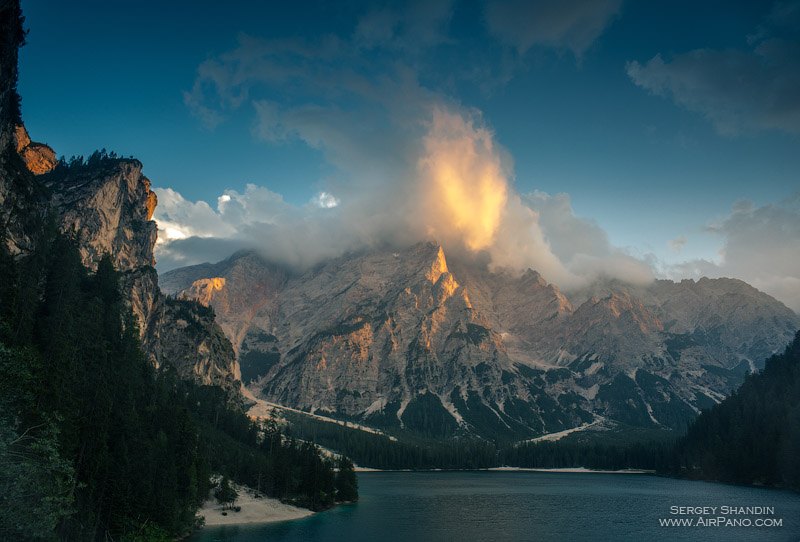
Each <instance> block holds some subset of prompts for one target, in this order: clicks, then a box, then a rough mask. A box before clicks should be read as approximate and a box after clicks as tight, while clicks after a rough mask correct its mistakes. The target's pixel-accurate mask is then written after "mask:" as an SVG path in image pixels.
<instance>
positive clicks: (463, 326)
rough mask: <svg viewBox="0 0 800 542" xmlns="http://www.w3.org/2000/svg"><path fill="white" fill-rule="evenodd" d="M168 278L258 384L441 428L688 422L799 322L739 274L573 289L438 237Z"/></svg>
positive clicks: (439, 434) (403, 423)
mask: <svg viewBox="0 0 800 542" xmlns="http://www.w3.org/2000/svg"><path fill="white" fill-rule="evenodd" d="M160 280H161V284H162V287H163V288H164V289H165V291H166V292H168V293H170V294H175V295H177V296H178V297H181V298H186V299H193V300H196V301H197V302H199V303H202V304H205V305H209V306H211V307H213V309H214V311H215V313H216V315H217V319H218V321H219V322H220V326H221V327H222V329H223V330H224V331H225V333H226V335H227V336H228V337H229V338H230V339H231V342H232V343H233V345H234V349H235V350H236V352H237V354H238V362H239V368H238V374H239V375H240V376H241V379H242V381H243V383H245V384H246V385H247V387H248V389H249V390H250V392H252V393H253V394H254V395H255V396H258V397H261V398H263V399H265V400H267V401H269V402H273V403H277V404H280V405H284V406H287V407H292V408H296V409H301V410H304V411H308V412H311V413H319V414H325V415H328V416H332V417H339V418H344V419H346V420H350V421H357V422H358V423H360V424H365V425H368V426H372V427H376V428H379V429H382V430H385V431H389V432H390V433H394V434H398V435H404V434H405V435H409V434H418V435H424V436H430V437H436V438H444V437H456V436H466V435H477V436H481V437H483V438H489V439H511V440H521V439H527V438H534V437H537V436H540V435H543V434H547V433H555V432H559V431H564V430H567V429H571V428H576V427H591V428H592V429H608V428H610V427H614V426H622V427H626V426H638V427H649V428H656V429H660V428H670V429H675V428H682V427H685V425H686V424H687V423H688V421H689V420H690V419H692V418H693V417H694V416H696V414H697V413H699V412H700V410H701V409H703V408H707V407H709V406H711V405H714V404H716V403H717V402H719V401H720V400H721V399H722V398H723V397H725V396H726V395H727V394H728V393H729V392H730V391H731V390H732V389H734V388H735V387H736V386H737V385H738V384H740V383H741V382H742V380H743V378H744V375H745V374H746V372H747V371H751V370H753V369H758V368H760V366H759V361H758V360H763V359H764V358H766V357H768V356H769V355H771V354H772V353H773V352H775V351H777V350H778V349H779V348H782V347H783V345H785V344H786V342H787V341H788V340H789V339H790V338H791V337H792V336H793V334H794V332H795V331H796V330H797V328H798V327H800V318H798V316H797V315H796V314H795V313H793V312H792V311H791V310H789V309H788V308H787V307H785V306H784V305H783V304H781V303H780V302H778V301H776V300H775V299H773V298H771V297H769V296H768V295H766V294H764V293H762V292H759V291H758V290H756V289H755V288H752V287H751V286H749V285H747V284H746V283H744V282H741V281H738V280H732V279H714V280H711V279H701V280H699V281H696V282H695V281H691V280H685V281H682V282H679V283H674V282H671V281H655V282H654V283H652V284H649V285H647V286H631V285H626V284H622V283H619V282H615V281H605V282H598V283H596V284H594V285H592V286H591V287H589V288H586V289H584V290H582V291H578V292H573V293H570V295H569V296H568V295H566V294H564V293H563V292H561V291H560V290H559V288H558V287H557V286H556V285H553V284H549V283H547V281H545V279H544V278H543V277H542V276H541V275H539V274H538V273H536V272H535V271H532V270H528V271H526V272H524V273H522V274H514V273H510V272H504V271H499V272H490V271H489V270H487V269H486V268H483V267H480V266H477V265H476V264H474V263H470V262H466V261H457V260H454V261H452V262H451V261H448V258H447V257H446V255H445V253H444V250H443V249H442V247H440V246H438V245H436V244H432V243H420V244H417V245H415V246H412V247H410V248H407V249H405V250H400V251H391V250H376V251H370V252H364V253H360V254H352V255H348V256H344V257H341V258H337V259H334V260H330V261H327V262H324V263H322V264H320V265H318V266H317V267H316V268H314V269H311V270H309V271H307V272H304V273H293V272H292V271H291V270H289V269H286V268H283V267H281V266H279V265H276V264H274V263H270V262H269V261H267V260H265V259H264V258H263V257H261V256H259V255H258V254H256V253H254V252H239V253H237V254H234V255H233V256H231V257H230V258H228V259H227V260H224V261H222V262H219V263H217V264H203V265H199V266H192V267H187V268H182V269H177V270H174V271H170V272H168V273H165V274H163V275H162V277H161V278H160Z"/></svg>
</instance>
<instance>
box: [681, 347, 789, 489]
mask: <svg viewBox="0 0 800 542" xmlns="http://www.w3.org/2000/svg"><path fill="white" fill-rule="evenodd" d="M798 458H800V332H798V334H797V335H796V336H795V339H794V341H793V342H792V343H791V344H790V345H789V346H788V347H787V348H786V351H785V352H784V353H782V354H780V355H775V356H772V357H771V358H770V359H768V360H767V362H766V365H765V367H764V369H763V370H762V371H760V372H759V373H756V374H752V375H749V376H748V377H747V378H746V380H745V382H744V384H742V386H741V387H740V388H739V389H738V390H737V391H736V392H735V393H733V394H732V395H731V396H730V397H728V398H727V399H725V400H724V401H723V402H722V403H720V404H719V405H716V406H715V407H713V408H712V409H710V410H708V411H706V412H704V413H703V414H702V415H700V416H699V417H698V418H697V419H696V420H695V421H694V422H693V423H692V424H691V425H690V426H689V430H688V432H687V434H686V436H685V437H684V438H683V439H681V440H680V442H679V443H678V446H677V461H678V465H677V467H678V470H677V472H679V473H680V474H682V475H685V476H691V477H699V478H703V479H708V480H720V481H725V482H735V483H746V484H764V485H775V486H786V487H792V488H795V489H800V461H798Z"/></svg>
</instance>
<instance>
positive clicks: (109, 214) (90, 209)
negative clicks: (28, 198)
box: [41, 158, 157, 271]
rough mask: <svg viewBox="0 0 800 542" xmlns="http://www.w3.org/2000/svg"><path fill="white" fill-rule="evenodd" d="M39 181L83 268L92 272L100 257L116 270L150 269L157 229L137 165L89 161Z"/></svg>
mask: <svg viewBox="0 0 800 542" xmlns="http://www.w3.org/2000/svg"><path fill="white" fill-rule="evenodd" d="M41 180H42V182H43V184H44V185H45V186H46V187H47V188H48V189H50V191H51V200H50V202H51V206H52V207H53V208H54V209H55V211H56V212H57V214H58V216H59V218H60V222H61V227H62V229H63V230H64V231H67V232H74V233H75V235H76V236H77V239H78V242H79V246H80V251H81V256H82V258H83V263H84V265H86V266H87V267H89V268H92V269H93V268H95V267H96V265H97V262H98V261H99V260H100V258H101V257H102V256H103V255H104V254H110V255H111V256H112V258H113V259H114V265H115V266H116V268H117V269H119V270H121V271H129V270H132V269H137V268H140V267H152V266H153V265H154V264H155V260H154V258H153V247H154V246H155V242H156V235H157V228H156V224H155V222H153V221H152V220H150V217H151V216H152V215H151V212H150V209H149V207H148V205H149V204H150V202H151V201H154V200H155V194H154V193H153V192H152V191H151V190H150V180H149V179H147V177H145V176H144V175H142V164H141V162H139V161H138V160H133V159H119V158H116V159H112V158H105V159H99V160H96V161H94V162H93V161H91V160H90V162H88V163H86V164H84V163H80V164H77V165H73V166H61V167H59V168H57V169H56V170H55V171H53V172H52V173H49V174H46V175H43V176H42V177H41Z"/></svg>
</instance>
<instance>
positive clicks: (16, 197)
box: [0, 0, 241, 401]
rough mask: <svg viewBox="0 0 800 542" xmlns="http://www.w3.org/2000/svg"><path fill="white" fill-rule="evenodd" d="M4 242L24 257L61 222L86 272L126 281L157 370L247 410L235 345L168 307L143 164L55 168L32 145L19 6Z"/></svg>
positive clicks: (5, 27)
mask: <svg viewBox="0 0 800 542" xmlns="http://www.w3.org/2000/svg"><path fill="white" fill-rule="evenodd" d="M0 30H1V31H0V240H1V241H2V243H3V245H4V247H5V249H6V250H7V251H8V252H9V253H11V254H12V255H15V256H17V257H24V255H25V254H26V253H27V252H28V251H30V250H31V249H32V248H33V247H34V245H35V243H36V238H37V236H38V235H39V232H40V231H41V229H42V228H43V227H44V225H45V224H46V223H47V222H48V221H50V220H52V219H54V220H55V221H56V222H57V225H58V226H59V228H60V229H61V231H63V232H64V233H66V234H68V235H73V236H74V237H75V239H76V240H77V241H78V246H79V251H80V254H81V258H82V260H83V263H84V265H85V266H86V267H88V268H89V269H92V270H94V269H96V268H97V263H98V262H99V261H100V259H101V258H102V257H103V255H104V254H109V255H110V256H111V258H112V260H113V262H114V264H115V266H116V268H117V269H118V270H119V271H122V272H123V275H124V281H123V285H122V288H123V292H124V295H125V298H126V299H127V301H128V304H129V306H130V308H131V309H132V311H133V314H134V316H135V318H136V321H137V324H138V326H139V332H140V335H141V339H142V344H143V346H144V348H145V351H146V352H147V354H148V355H149V356H150V359H151V361H152V363H153V364H154V365H156V366H162V365H164V364H171V365H173V366H174V367H175V368H176V369H177V371H178V374H179V375H181V376H182V377H184V378H188V379H193V380H195V381H197V382H199V383H202V384H213V385H218V386H221V387H223V388H224V389H226V390H228V392H229V393H230V394H231V397H232V398H233V399H235V400H237V401H238V400H240V399H241V398H240V396H239V387H240V385H239V383H238V381H237V380H236V378H235V374H236V361H235V354H234V351H233V348H232V347H231V344H230V341H228V339H227V338H226V337H225V334H224V333H223V331H222V330H221V329H220V327H219V326H218V325H217V323H216V322H215V320H214V315H213V312H211V311H209V310H208V309H206V308H205V307H203V306H202V305H200V304H197V303H194V302H192V301H186V300H176V299H170V298H168V297H167V296H165V295H164V294H163V293H162V292H161V290H160V289H159V287H158V275H157V274H156V272H155V270H154V268H153V266H154V264H155V260H154V258H153V247H154V246H155V242H156V235H157V228H156V224H155V222H153V221H152V220H151V219H152V216H153V211H154V210H155V206H156V205H157V203H158V202H157V198H156V195H155V193H154V192H152V191H151V190H150V181H149V179H147V177H145V176H144V175H143V174H142V164H141V163H140V162H139V161H138V160H134V159H122V158H116V157H114V156H113V155H112V156H108V155H106V154H105V153H104V152H96V153H94V154H93V155H92V156H90V157H89V159H88V160H87V161H84V160H73V161H71V162H70V163H69V164H68V163H65V162H63V161H62V162H57V161H56V158H55V152H54V151H53V150H52V149H51V148H50V147H48V146H47V145H44V144H41V143H36V142H33V141H31V138H30V136H29V135H28V132H27V130H26V129H25V127H24V125H23V123H22V119H21V116H20V100H19V96H18V94H17V91H16V81H17V56H18V54H17V53H18V48H19V46H20V45H21V44H22V43H23V41H24V39H23V38H24V32H23V29H22V17H21V13H20V9H19V5H18V2H8V1H5V0H0Z"/></svg>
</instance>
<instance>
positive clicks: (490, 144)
mask: <svg viewBox="0 0 800 542" xmlns="http://www.w3.org/2000/svg"><path fill="white" fill-rule="evenodd" d="M430 115H431V118H430V121H429V122H427V123H426V125H425V133H424V135H423V136H422V138H421V144H420V145H419V146H418V147H417V149H416V151H417V153H416V154H412V155H411V156H409V157H408V162H407V163H406V164H405V165H404V166H403V167H401V168H399V169H398V174H397V175H394V176H392V177H390V178H389V180H388V181H387V180H384V181H382V182H381V181H375V182H372V183H368V182H366V181H364V180H363V179H362V180H360V181H358V182H354V183H342V184H340V186H339V190H340V191H341V192H339V193H340V194H341V195H342V197H341V199H339V198H337V197H334V196H333V195H332V194H331V193H330V192H327V191H323V192H320V193H318V194H317V195H316V196H315V197H314V198H313V199H312V202H311V203H312V204H311V205H305V206H302V207H296V206H292V205H290V204H288V203H286V202H285V201H284V200H283V198H282V197H281V196H280V195H279V194H276V193H274V192H271V191H270V190H268V189H267V188H264V187H260V186H255V185H252V184H250V185H247V187H246V189H245V191H244V192H243V193H239V192H237V191H234V190H226V191H225V192H224V193H223V194H222V195H221V196H220V197H219V198H218V199H217V209H216V210H213V209H211V207H210V206H208V205H207V204H205V203H203V202H189V201H187V200H185V199H183V198H182V197H180V195H179V194H177V193H176V192H174V191H173V190H170V189H164V190H160V191H159V194H161V193H164V194H167V195H169V196H170V197H169V198H167V199H166V201H167V202H168V205H167V208H165V209H163V210H161V209H157V211H156V215H155V218H156V220H157V221H158V222H159V227H160V230H161V235H162V236H164V240H163V241H162V242H161V243H159V245H158V252H157V254H156V256H157V258H158V260H159V268H160V269H161V270H162V271H163V270H166V269H168V268H169V267H171V266H175V265H186V264H187V263H190V261H191V260H196V255H197V254H200V255H202V256H203V257H208V256H209V255H210V254H217V252H218V251H219V250H223V249H225V248H226V244H225V243H220V242H219V240H220V239H221V238H224V239H228V240H229V241H230V244H229V246H228V247H227V248H228V254H229V253H230V252H232V251H233V249H232V248H231V247H236V248H240V247H243V246H248V247H252V248H256V249H259V250H260V251H261V252H263V253H264V254H265V255H266V256H267V257H269V258H270V259H272V260H275V261H279V262H281V263H284V264H287V265H290V266H294V267H300V268H304V267H308V266H311V265H314V264H316V263H317V262H319V261H321V260H324V259H327V258H331V257H335V256H339V255H341V254H343V253H346V252H348V251H352V250H358V249H363V248H370V247H378V246H386V245H392V246H402V245H408V244H410V243H414V242H417V241H421V240H434V241H438V242H440V243H441V244H442V245H443V246H444V247H445V250H446V251H447V252H448V253H449V254H451V255H456V256H462V257H477V258H479V259H480V260H482V261H488V262H489V263H490V265H491V266H492V267H494V268H499V267H502V268H510V269H514V270H523V269H525V268H529V267H530V268H533V269H536V270H538V271H539V272H541V273H542V274H543V275H544V276H545V277H546V278H547V279H548V280H550V281H553V282H556V283H557V284H559V285H560V286H562V287H566V288H574V287H579V286H583V285H585V284H587V283H588V282H590V281H591V280H594V279H595V278H597V277H599V276H602V275H607V276H613V277H617V278H621V279H623V280H627V281H630V282H637V283H639V282H646V281H648V280H650V279H651V278H652V274H651V273H650V270H649V267H648V266H647V265H646V264H644V263H643V262H641V261H639V260H636V259H635V258H633V257H631V256H629V255H627V254H626V253H624V252H623V251H622V250H620V249H618V248H615V247H613V246H612V245H611V244H610V243H609V241H608V238H607V236H606V234H605V232H604V231H603V230H602V229H601V228H600V227H599V226H597V225H596V224H594V223H592V222H590V221H587V220H583V219H581V218H578V217H576V216H575V214H574V212H573V210H572V207H571V204H570V200H569V197H568V196H567V195H566V194H558V195H555V196H550V195H548V194H545V193H542V192H536V193H533V194H529V195H526V196H521V195H520V194H518V193H517V192H516V191H515V190H514V187H513V184H512V166H511V160H510V157H509V156H508V154H507V153H506V152H505V151H504V150H503V149H502V148H501V147H499V146H498V145H497V143H496V142H495V141H494V135H493V133H492V132H491V130H489V129H488V128H487V127H486V126H485V124H484V123H483V121H482V119H481V117H480V115H478V114H477V113H474V112H472V113H471V112H468V111H464V110H460V109H446V108H442V107H437V108H434V109H432V110H431V112H430ZM206 223H208V224H215V225H216V226H215V228H214V229H213V230H211V229H208V228H206V229H203V227H204V224H206ZM168 228H172V229H175V230H177V231H181V232H183V235H180V236H176V235H170V233H169V230H168ZM202 238H206V241H207V242H206V243H205V244H204V242H203V239H202ZM228 254H224V253H222V254H219V255H218V258H217V259H222V258H223V257H225V256H227V255H228ZM193 263H198V262H197V261H194V262H193Z"/></svg>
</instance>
